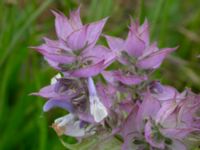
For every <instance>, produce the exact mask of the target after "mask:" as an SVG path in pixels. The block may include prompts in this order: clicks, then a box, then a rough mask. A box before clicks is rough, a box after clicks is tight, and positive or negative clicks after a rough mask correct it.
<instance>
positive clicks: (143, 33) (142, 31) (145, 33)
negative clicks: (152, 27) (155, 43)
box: [139, 19, 150, 46]
mask: <svg viewBox="0 0 200 150" xmlns="http://www.w3.org/2000/svg"><path fill="white" fill-rule="evenodd" d="M139 37H140V38H141V39H142V40H143V41H144V42H145V45H146V46H148V45H149V37H150V36H149V23H148V21H147V19H145V21H144V23H143V24H142V25H141V26H140V27H139Z"/></svg>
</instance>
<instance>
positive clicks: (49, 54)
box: [32, 44, 76, 64]
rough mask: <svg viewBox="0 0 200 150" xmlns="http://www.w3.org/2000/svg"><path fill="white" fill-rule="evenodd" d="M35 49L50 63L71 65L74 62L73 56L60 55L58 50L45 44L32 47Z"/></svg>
mask: <svg viewBox="0 0 200 150" xmlns="http://www.w3.org/2000/svg"><path fill="white" fill-rule="evenodd" d="M32 48H34V49H36V50H37V51H38V52H40V53H41V54H42V55H44V57H45V58H46V59H49V60H51V61H54V62H57V63H64V64H68V63H72V62H74V61H75V60H76V58H75V57H74V56H69V55H66V54H60V52H59V51H60V50H59V49H58V48H53V47H49V46H48V45H46V44H43V45H41V46H38V47H32Z"/></svg>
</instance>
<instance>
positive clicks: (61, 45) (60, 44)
mask: <svg viewBox="0 0 200 150" xmlns="http://www.w3.org/2000/svg"><path fill="white" fill-rule="evenodd" d="M43 39H44V41H45V43H46V45H48V46H49V47H53V48H58V49H62V50H65V51H66V52H71V49H70V48H69V47H67V45H66V42H65V41H64V40H62V39H59V40H51V39H48V38H46V37H44V38H43Z"/></svg>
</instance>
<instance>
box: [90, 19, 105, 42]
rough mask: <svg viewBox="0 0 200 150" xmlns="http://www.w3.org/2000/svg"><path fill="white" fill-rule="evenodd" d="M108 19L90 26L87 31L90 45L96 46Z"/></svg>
mask: <svg viewBox="0 0 200 150" xmlns="http://www.w3.org/2000/svg"><path fill="white" fill-rule="evenodd" d="M107 19H108V18H105V19H102V20H100V21H97V22H94V23H90V24H88V30H87V41H88V44H89V43H93V44H95V43H96V42H97V40H98V38H99V36H100V35H101V32H102V29H103V27H104V25H105V23H106V21H107Z"/></svg>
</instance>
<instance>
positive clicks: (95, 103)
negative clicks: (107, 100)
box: [88, 77, 108, 122]
mask: <svg viewBox="0 0 200 150" xmlns="http://www.w3.org/2000/svg"><path fill="white" fill-rule="evenodd" d="M88 89H89V100H90V112H91V114H92V115H93V117H94V120H95V121H96V122H101V121H102V120H103V119H104V118H105V117H107V116H108V112H107V110H106V107H105V106H104V105H103V104H102V102H101V101H100V99H99V97H98V95H97V91H96V87H95V85H94V81H93V79H92V78H91V77H89V78H88Z"/></svg>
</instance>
